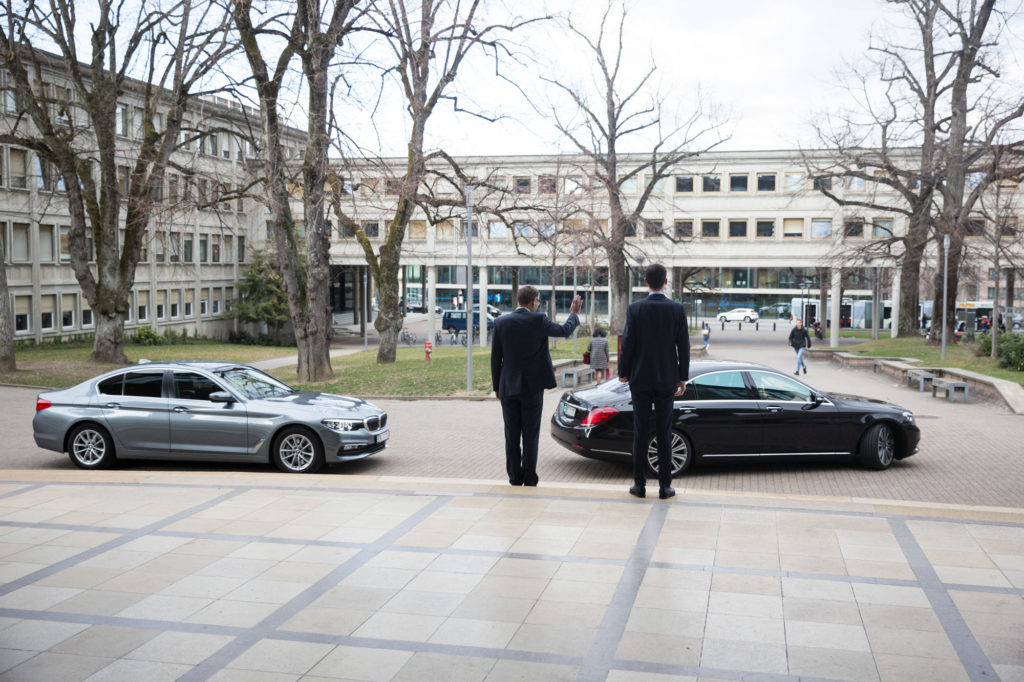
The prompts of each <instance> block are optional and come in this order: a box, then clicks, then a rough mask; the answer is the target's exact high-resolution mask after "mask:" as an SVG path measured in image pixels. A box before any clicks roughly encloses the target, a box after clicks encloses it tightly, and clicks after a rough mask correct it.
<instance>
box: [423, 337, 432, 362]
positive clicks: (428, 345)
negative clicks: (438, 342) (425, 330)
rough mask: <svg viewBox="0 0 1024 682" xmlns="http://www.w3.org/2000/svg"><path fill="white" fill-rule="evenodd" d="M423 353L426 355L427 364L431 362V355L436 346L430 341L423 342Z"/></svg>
mask: <svg viewBox="0 0 1024 682" xmlns="http://www.w3.org/2000/svg"><path fill="white" fill-rule="evenodd" d="M423 352H424V353H426V356H427V362H430V354H431V353H432V352H434V345H433V344H432V343H430V341H424V342H423Z"/></svg>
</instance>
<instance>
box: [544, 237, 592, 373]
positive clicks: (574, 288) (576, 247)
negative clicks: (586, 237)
mask: <svg viewBox="0 0 1024 682" xmlns="http://www.w3.org/2000/svg"><path fill="white" fill-rule="evenodd" d="M578 252H579V236H578V235H577V234H573V236H572V300H574V301H575V300H576V292H577V291H579V286H578V285H577V282H576V256H577V254H578ZM554 274H555V273H551V276H552V277H554ZM577 331H578V328H577V329H573V330H572V352H573V353H574V354H575V353H576V337H577V336H578V334H577ZM590 333H591V334H593V333H594V330H590Z"/></svg>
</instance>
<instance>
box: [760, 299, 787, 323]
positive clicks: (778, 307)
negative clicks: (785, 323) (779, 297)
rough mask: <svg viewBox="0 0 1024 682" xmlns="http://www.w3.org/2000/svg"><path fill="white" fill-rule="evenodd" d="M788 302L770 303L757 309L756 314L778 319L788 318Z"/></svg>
mask: <svg viewBox="0 0 1024 682" xmlns="http://www.w3.org/2000/svg"><path fill="white" fill-rule="evenodd" d="M790 310H791V308H790V304H789V303H772V304H771V305H766V306H763V307H761V308H758V309H757V314H758V315H759V316H761V317H777V318H779V319H782V318H785V319H787V320H788V319H789V316H790Z"/></svg>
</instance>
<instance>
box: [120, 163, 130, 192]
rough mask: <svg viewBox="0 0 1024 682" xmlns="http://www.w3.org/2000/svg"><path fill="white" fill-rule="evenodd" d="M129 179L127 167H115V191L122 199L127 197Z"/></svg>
mask: <svg viewBox="0 0 1024 682" xmlns="http://www.w3.org/2000/svg"><path fill="white" fill-rule="evenodd" d="M129 183H130V177H129V175H128V166H118V167H117V190H118V191H119V192H120V193H121V196H122V197H126V196H128V189H129V188H130V184H129Z"/></svg>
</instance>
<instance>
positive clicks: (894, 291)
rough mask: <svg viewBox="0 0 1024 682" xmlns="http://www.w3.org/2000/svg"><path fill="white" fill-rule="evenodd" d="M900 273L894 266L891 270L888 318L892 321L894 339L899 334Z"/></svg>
mask: <svg viewBox="0 0 1024 682" xmlns="http://www.w3.org/2000/svg"><path fill="white" fill-rule="evenodd" d="M901 275H902V273H901V272H900V269H899V267H898V266H894V267H893V269H892V287H891V288H890V294H891V295H892V316H891V317H890V318H889V319H890V320H891V321H892V336H893V338H896V337H897V336H899V333H900V277H901Z"/></svg>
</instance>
